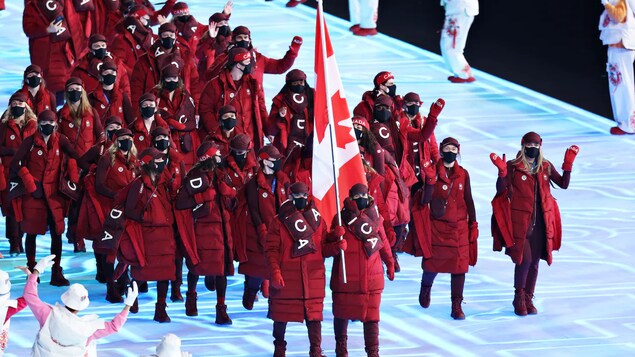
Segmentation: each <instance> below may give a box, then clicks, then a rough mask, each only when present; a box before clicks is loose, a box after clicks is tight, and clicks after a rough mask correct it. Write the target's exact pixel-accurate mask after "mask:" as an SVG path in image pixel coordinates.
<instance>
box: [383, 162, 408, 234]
mask: <svg viewBox="0 0 635 357" xmlns="http://www.w3.org/2000/svg"><path fill="white" fill-rule="evenodd" d="M384 153H385V156H386V159H385V162H386V172H385V173H384V178H385V181H384V191H383V194H384V201H385V202H386V207H387V208H388V214H389V216H390V222H391V224H392V225H393V226H398V225H402V224H407V223H408V222H409V221H410V212H409V209H410V189H409V188H408V186H407V185H406V183H405V182H404V180H403V178H402V177H401V176H400V173H399V167H397V163H396V162H395V160H394V159H393V158H392V156H390V154H389V153H388V152H384Z"/></svg>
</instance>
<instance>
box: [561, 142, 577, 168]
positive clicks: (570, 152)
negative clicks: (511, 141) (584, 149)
mask: <svg viewBox="0 0 635 357" xmlns="http://www.w3.org/2000/svg"><path fill="white" fill-rule="evenodd" d="M578 152H580V148H579V147H578V146H577V145H571V147H569V148H568V149H567V151H565V153H564V162H563V163H562V169H563V170H564V171H571V170H572V169H573V161H574V160H575V156H576V155H578Z"/></svg>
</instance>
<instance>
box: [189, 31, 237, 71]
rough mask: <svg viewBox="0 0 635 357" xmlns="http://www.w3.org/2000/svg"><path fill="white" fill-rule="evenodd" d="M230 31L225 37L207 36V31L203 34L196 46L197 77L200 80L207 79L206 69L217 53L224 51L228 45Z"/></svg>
mask: <svg viewBox="0 0 635 357" xmlns="http://www.w3.org/2000/svg"><path fill="white" fill-rule="evenodd" d="M230 40H231V33H230V34H229V35H228V36H227V37H225V36H221V35H217V36H216V38H211V37H209V33H205V34H203V36H202V37H201V39H200V40H199V41H198V44H197V46H196V52H195V55H196V62H197V63H198V64H197V69H198V77H199V78H200V79H201V81H205V82H206V81H208V80H209V79H208V75H207V71H208V70H209V69H210V67H211V66H212V64H213V63H214V59H215V58H216V55H217V54H221V53H224V52H225V51H226V50H227V46H229V41H230Z"/></svg>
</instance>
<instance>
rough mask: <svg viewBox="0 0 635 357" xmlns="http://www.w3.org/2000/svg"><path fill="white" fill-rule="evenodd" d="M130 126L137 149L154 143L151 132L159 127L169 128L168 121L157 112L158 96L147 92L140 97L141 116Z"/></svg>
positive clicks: (129, 124)
mask: <svg viewBox="0 0 635 357" xmlns="http://www.w3.org/2000/svg"><path fill="white" fill-rule="evenodd" d="M128 127H129V128H130V130H132V133H133V134H134V145H135V147H136V148H137V150H143V149H145V148H147V147H150V146H151V145H152V137H151V135H150V133H151V132H152V130H154V129H155V128H157V127H161V128H166V129H169V127H168V123H166V122H165V120H163V118H162V117H161V115H160V114H159V113H158V112H157V97H156V96H155V95H154V94H152V93H146V94H144V95H142V96H141V98H140V99H139V116H138V117H136V118H135V119H134V120H133V121H132V122H131V123H128Z"/></svg>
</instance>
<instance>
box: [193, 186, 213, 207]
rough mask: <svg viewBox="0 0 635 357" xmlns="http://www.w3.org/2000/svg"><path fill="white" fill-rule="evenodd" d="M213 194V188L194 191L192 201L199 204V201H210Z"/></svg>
mask: <svg viewBox="0 0 635 357" xmlns="http://www.w3.org/2000/svg"><path fill="white" fill-rule="evenodd" d="M215 196H216V194H215V192H214V190H210V189H207V190H205V191H203V192H201V193H195V194H194V201H195V202H196V204H201V203H205V202H209V201H212V200H213V199H214V197H215Z"/></svg>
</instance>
